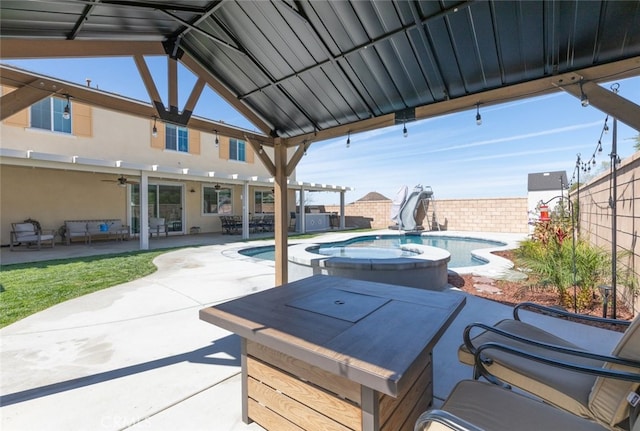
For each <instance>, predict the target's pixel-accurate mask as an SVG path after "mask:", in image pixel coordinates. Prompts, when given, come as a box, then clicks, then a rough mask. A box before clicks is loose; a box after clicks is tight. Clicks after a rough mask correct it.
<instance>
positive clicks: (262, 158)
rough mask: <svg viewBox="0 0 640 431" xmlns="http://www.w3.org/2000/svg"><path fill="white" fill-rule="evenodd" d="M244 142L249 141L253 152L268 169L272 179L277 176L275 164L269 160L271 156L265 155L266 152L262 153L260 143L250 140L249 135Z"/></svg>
mask: <svg viewBox="0 0 640 431" xmlns="http://www.w3.org/2000/svg"><path fill="white" fill-rule="evenodd" d="M244 140H245V141H247V142H248V143H249V145H251V148H253V151H254V152H255V153H256V154H257V155H258V158H259V159H260V161H261V162H262V164H263V165H264V167H265V168H267V170H268V171H269V174H270V175H271V176H272V177H275V176H276V167H275V165H274V164H273V162H272V161H271V159H270V158H269V155H268V154H267V153H265V152H264V151H260V145H262V144H261V143H259V142H256V141H255V140H253V139H251V138H249V137H248V136H247V135H245V136H244Z"/></svg>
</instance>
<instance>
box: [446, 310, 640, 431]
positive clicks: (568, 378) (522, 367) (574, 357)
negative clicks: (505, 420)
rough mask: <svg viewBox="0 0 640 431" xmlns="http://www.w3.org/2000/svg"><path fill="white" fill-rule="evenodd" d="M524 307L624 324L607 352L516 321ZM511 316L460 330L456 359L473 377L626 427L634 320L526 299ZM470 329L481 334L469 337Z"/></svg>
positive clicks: (636, 350)
mask: <svg viewBox="0 0 640 431" xmlns="http://www.w3.org/2000/svg"><path fill="white" fill-rule="evenodd" d="M525 307H526V308H538V309H540V310H544V311H546V312H548V313H552V315H554V316H555V315H558V316H560V315H567V316H574V317H580V318H585V317H586V318H587V320H601V321H608V322H616V323H618V324H624V325H627V326H628V327H627V329H626V331H625V333H624V334H623V335H622V337H621V339H620V340H619V342H618V344H617V346H616V347H615V348H614V349H613V352H611V353H609V354H606V353H604V352H598V351H593V350H591V351H590V350H589V349H587V348H585V347H583V346H577V345H575V344H572V343H570V342H568V341H566V340H564V339H562V338H559V337H557V336H555V335H553V334H550V333H548V332H546V331H544V330H542V329H540V328H537V327H535V326H533V325H530V324H527V323H525V322H522V321H521V320H520V318H519V313H518V311H519V310H520V309H522V308H525ZM514 318H515V319H514V320H512V319H506V320H503V321H500V322H498V323H497V324H496V325H495V326H488V325H484V324H478V323H476V324H472V325H469V326H468V327H467V328H466V329H465V331H464V335H463V337H464V344H463V345H462V346H461V347H460V349H459V350H458V357H459V359H460V361H461V362H463V363H466V364H469V365H473V366H474V378H478V377H480V376H482V377H485V378H487V379H488V380H489V381H493V382H494V383H500V382H503V383H506V384H507V385H513V386H516V387H518V388H520V389H523V390H525V391H527V392H530V393H532V394H534V395H536V396H538V397H540V398H541V399H543V400H544V401H546V402H548V403H550V404H553V405H555V406H557V407H559V408H562V409H564V410H567V411H568V412H570V413H573V414H576V415H579V416H583V417H586V418H589V419H591V420H594V421H596V422H598V423H600V424H602V425H603V426H605V427H607V428H608V429H615V430H617V429H628V427H627V426H628V424H627V420H628V418H629V416H630V410H631V409H630V406H629V403H628V401H627V396H629V394H634V393H635V392H636V391H637V390H638V387H639V386H640V318H636V319H634V320H633V321H632V322H630V323H629V322H624V323H622V322H620V321H615V320H612V319H599V318H594V317H588V316H580V315H575V314H573V313H568V312H563V311H558V310H556V309H552V308H549V307H544V306H539V305H537V304H531V303H523V304H520V305H519V306H517V307H516V308H515V309H514ZM474 328H481V329H483V332H482V333H480V334H479V335H477V336H475V337H473V338H471V331H472V330H473V329H474ZM471 358H473V359H471ZM632 416H633V417H635V415H632Z"/></svg>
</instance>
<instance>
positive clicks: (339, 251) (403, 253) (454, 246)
mask: <svg viewBox="0 0 640 431" xmlns="http://www.w3.org/2000/svg"><path fill="white" fill-rule="evenodd" d="M408 244H418V245H427V246H431V247H437V248H442V249H445V250H447V251H449V253H451V260H450V261H449V267H450V268H459V267H467V266H477V265H484V264H486V263H487V262H486V261H485V260H484V259H480V258H477V257H475V256H473V255H472V254H471V252H472V251H473V250H478V249H482V248H493V247H502V246H504V245H505V243H503V242H499V241H490V240H483V239H475V238H461V237H450V236H435V235H429V236H413V235H366V236H359V237H356V238H351V239H348V240H346V241H339V242H331V243H323V244H320V247H319V248H316V249H310V250H309V251H310V252H312V253H317V254H321V255H324V256H333V257H351V258H357V259H362V258H366V259H392V258H396V257H410V255H413V254H415V252H412V251H409V250H403V249H401V248H400V247H401V246H403V245H408ZM367 249H368V250H367ZM240 254H243V255H245V256H250V257H253V258H256V259H264V260H275V251H274V246H265V247H254V248H247V249H244V250H240Z"/></svg>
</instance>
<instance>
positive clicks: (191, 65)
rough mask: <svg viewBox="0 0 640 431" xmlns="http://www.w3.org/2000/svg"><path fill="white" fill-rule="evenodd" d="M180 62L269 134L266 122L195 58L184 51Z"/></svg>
mask: <svg viewBox="0 0 640 431" xmlns="http://www.w3.org/2000/svg"><path fill="white" fill-rule="evenodd" d="M180 61H181V62H182V64H184V66H185V67H186V68H187V69H189V70H190V71H191V72H192V73H193V74H194V75H196V76H199V77H201V78H204V80H205V81H207V84H209V86H210V87H211V88H212V89H213V90H214V91H215V92H216V93H218V94H219V95H220V97H222V98H223V99H224V100H225V101H226V102H227V103H229V104H230V105H231V106H233V107H234V108H235V109H236V110H237V111H238V112H240V113H241V114H242V115H244V116H245V118H246V119H247V120H249V121H250V122H251V123H252V124H253V125H254V126H256V127H257V128H258V130H260V131H261V132H262V133H264V134H265V135H269V134H271V130H272V129H273V127H271V126H270V125H269V124H267V123H266V122H265V121H264V120H263V119H262V118H261V117H259V116H258V115H257V114H256V113H255V112H253V111H252V110H251V109H249V108H248V107H247V106H246V105H245V104H243V103H242V102H241V101H240V100H239V99H238V97H237V96H236V95H235V94H233V93H231V91H229V90H228V89H227V87H225V86H224V85H223V84H222V83H221V82H220V81H218V80H217V79H216V78H215V77H214V76H213V75H212V74H211V73H209V72H208V71H207V70H206V69H205V68H204V67H202V66H201V65H200V63H198V62H197V61H196V60H195V59H193V58H192V57H190V56H189V54H188V53H185V54H184V55H183V56H182V58H181V59H180Z"/></svg>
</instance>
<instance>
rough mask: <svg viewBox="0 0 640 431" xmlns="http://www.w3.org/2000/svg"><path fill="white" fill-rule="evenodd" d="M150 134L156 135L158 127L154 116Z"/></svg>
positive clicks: (155, 136)
mask: <svg viewBox="0 0 640 431" xmlns="http://www.w3.org/2000/svg"><path fill="white" fill-rule="evenodd" d="M151 136H153V137H154V138H157V137H158V127H157V126H156V117H153V128H152V129H151Z"/></svg>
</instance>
